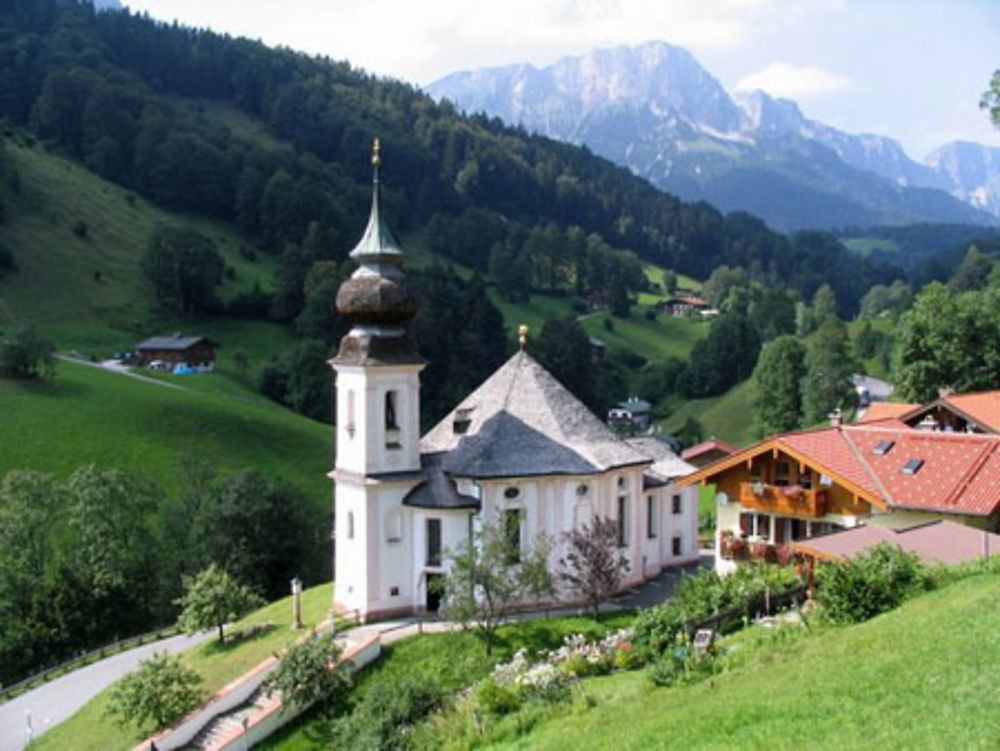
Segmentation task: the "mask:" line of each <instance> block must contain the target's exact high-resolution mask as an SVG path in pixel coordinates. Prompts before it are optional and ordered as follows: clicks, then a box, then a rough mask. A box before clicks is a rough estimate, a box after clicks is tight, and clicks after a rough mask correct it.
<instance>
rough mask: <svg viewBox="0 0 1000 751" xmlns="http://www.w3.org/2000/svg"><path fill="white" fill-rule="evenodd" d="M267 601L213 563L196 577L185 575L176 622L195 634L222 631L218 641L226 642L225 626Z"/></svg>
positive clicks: (189, 632) (186, 630) (178, 602)
mask: <svg viewBox="0 0 1000 751" xmlns="http://www.w3.org/2000/svg"><path fill="white" fill-rule="evenodd" d="M263 604H264V601H263V600H262V599H261V598H260V597H259V596H258V595H257V594H255V593H254V592H253V591H252V590H251V589H250V588H249V587H245V586H244V585H242V584H240V583H239V582H238V581H236V580H235V579H233V578H232V577H231V576H230V575H229V574H228V573H227V572H226V571H225V569H223V568H220V567H219V566H217V565H216V564H214V563H213V564H212V565H211V566H209V567H208V568H206V569H205V570H204V571H202V572H201V573H199V574H197V575H195V576H193V577H187V576H186V577H184V595H183V596H182V597H180V598H179V599H178V600H177V605H179V606H180V608H181V614H180V617H179V618H178V620H177V623H178V624H179V625H180V627H181V628H183V629H184V631H185V633H188V634H195V633H197V632H198V631H202V630H204V629H206V628H215V629H218V632H219V643H220V644H222V643H224V642H225V638H226V637H225V633H224V632H223V628H224V626H225V625H226V623H229V622H232V621H235V620H237V619H239V618H240V617H242V616H243V615H245V614H246V613H248V612H250V611H251V610H253V609H255V608H258V607H260V606H261V605H263Z"/></svg>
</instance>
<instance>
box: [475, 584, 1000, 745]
mask: <svg viewBox="0 0 1000 751" xmlns="http://www.w3.org/2000/svg"><path fill="white" fill-rule="evenodd" d="M998 600H1000V577H998V576H997V575H996V574H984V575H980V576H976V577H973V578H970V579H966V580H964V581H961V582H958V583H957V584H954V585H951V586H949V587H946V588H944V589H941V590H938V591H935V592H932V593H930V594H927V595H924V596H922V597H919V598H917V599H914V600H912V601H910V602H908V603H906V604H904V605H903V606H902V607H901V608H899V609H898V610H896V611H893V612H891V613H888V614H886V615H884V616H881V617H878V618H876V619H874V620H872V621H869V622H868V623H864V624H861V625H858V626H851V627H845V628H839V629H835V628H826V629H820V630H818V631H817V632H816V633H814V634H812V635H809V636H805V637H802V638H799V639H794V640H791V641H788V642H785V643H774V644H772V645H770V646H769V647H768V648H767V649H761V650H759V651H758V652H756V653H754V654H752V655H750V657H749V658H748V659H747V661H746V663H745V664H743V665H742V666H739V667H737V668H735V669H733V670H732V671H731V672H728V673H723V674H721V675H718V676H716V677H715V678H714V680H712V681H710V682H704V683H700V684H696V685H693V686H690V687H680V688H667V689H663V688H654V687H653V686H652V684H651V683H649V681H648V680H647V679H646V678H645V676H643V675H642V674H640V673H626V674H618V675H613V676H609V677H606V678H597V679H591V680H589V681H587V691H588V693H590V694H591V695H592V696H594V697H595V698H596V699H597V705H596V706H595V707H593V708H592V709H590V710H587V711H583V712H577V713H573V714H572V715H564V716H562V717H559V718H557V719H554V720H551V721H548V722H545V723H543V724H541V725H540V726H538V727H537V728H536V729H535V730H534V731H532V732H530V733H528V734H527V735H524V736H523V737H521V738H519V739H517V740H514V741H510V742H507V743H504V744H500V745H497V746H495V747H493V748H496V749H532V750H533V751H535V750H537V751H546V750H547V749H568V748H572V749H580V750H581V751H586V750H587V749H595V750H596V749H616V751H630V750H631V749H636V750H638V749H653V748H655V749H662V750H663V751H668V750H669V749H678V750H683V751H689V750H690V749H699V751H723V750H728V749H733V750H737V749H738V750H739V751H752V750H753V749H761V751H775V750H780V749H789V750H797V749H811V750H812V751H823V750H825V749H829V750H830V751H840V750H841V749H857V750H858V751H863V750H866V749H871V750H872V751H876V750H879V751H881V749H908V750H909V751H921V750H922V749H926V750H927V751H936V750H937V749H995V748H1000V714H998V713H997V711H996V709H997V701H998V694H997V681H996V675H997V671H998V670H1000V651H998V650H997V649H995V644H996V634H997V632H998V630H1000V609H998V608H997V606H996V603H997V601H998Z"/></svg>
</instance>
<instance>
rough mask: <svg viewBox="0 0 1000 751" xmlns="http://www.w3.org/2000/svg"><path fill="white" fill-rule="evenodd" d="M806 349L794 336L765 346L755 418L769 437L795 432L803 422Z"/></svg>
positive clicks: (756, 388) (756, 389) (759, 368)
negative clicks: (778, 433) (775, 434)
mask: <svg viewBox="0 0 1000 751" xmlns="http://www.w3.org/2000/svg"><path fill="white" fill-rule="evenodd" d="M805 357H806V353H805V349H804V348H803V346H802V344H801V343H800V342H799V340H798V339H796V338H795V337H794V336H788V335H786V336H779V337H778V338H777V339H774V340H772V341H770V342H768V343H767V344H765V345H764V348H763V349H762V350H761V353H760V357H759V358H758V360H757V365H756V367H755V368H754V371H753V385H754V399H753V405H754V416H755V417H756V420H757V423H758V425H760V427H761V428H762V429H763V432H764V433H765V434H769V433H775V432H784V431H787V430H794V429H796V428H798V427H799V426H800V425H801V422H802V379H803V377H804V376H805V374H806V368H805Z"/></svg>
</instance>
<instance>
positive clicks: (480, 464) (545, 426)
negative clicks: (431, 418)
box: [420, 350, 651, 478]
mask: <svg viewBox="0 0 1000 751" xmlns="http://www.w3.org/2000/svg"><path fill="white" fill-rule="evenodd" d="M420 448H421V452H422V453H424V454H442V456H441V458H440V462H441V467H442V469H443V470H444V471H445V472H447V473H448V474H449V475H452V476H455V477H479V478H482V477H530V476H534V475H559V474H572V475H577V474H595V473H598V472H604V471H607V470H609V469H612V468H614V467H625V466H630V465H639V464H649V463H650V462H651V457H648V456H646V455H644V454H643V453H641V452H639V451H637V450H635V449H634V448H632V447H631V446H629V445H628V444H627V443H626V442H625V441H623V440H622V439H620V438H619V437H618V436H616V435H615V434H614V433H613V432H612V431H611V429H610V428H608V427H607V426H606V425H605V424H604V423H603V422H601V421H600V420H599V419H598V418H597V417H596V416H595V415H594V414H593V413H592V412H591V411H590V410H589V409H587V407H586V406H584V404H583V403H582V402H581V401H580V400H579V399H577V398H576V397H575V396H573V395H572V394H571V393H570V392H569V391H568V390H567V389H566V387H564V386H563V385H562V384H561V383H559V382H558V381H557V380H556V379H555V378H553V377H552V375H551V374H550V373H549V372H548V371H547V370H545V368H543V367H542V366H541V365H540V364H539V363H538V362H537V361H535V360H534V358H532V357H531V356H530V355H529V354H528V353H527V352H524V351H523V350H522V351H519V352H518V353H517V354H515V355H514V356H513V357H512V358H510V359H509V360H508V361H507V362H506V363H505V364H504V365H502V366H501V367H500V369H499V370H497V371H496V372H495V373H494V374H493V375H491V376H490V377H489V378H488V379H486V381H485V382H484V383H483V384H482V385H481V386H480V387H479V388H477V389H476V390H475V391H473V392H472V393H471V394H470V395H469V396H467V397H466V398H465V399H463V400H462V402H461V403H460V404H459V405H458V406H457V407H456V408H455V409H454V410H452V411H451V412H450V413H449V414H448V415H447V416H446V417H445V418H444V419H443V420H442V421H441V422H439V423H438V424H437V425H436V426H435V427H434V428H432V429H431V430H430V431H429V432H428V433H427V434H426V435H425V436H424V437H423V439H422V440H421V443H420Z"/></svg>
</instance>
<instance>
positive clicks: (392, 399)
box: [385, 391, 399, 430]
mask: <svg viewBox="0 0 1000 751" xmlns="http://www.w3.org/2000/svg"><path fill="white" fill-rule="evenodd" d="M385 427H386V429H387V430H396V429H398V428H399V425H398V424H397V423H396V392H395V391H386V392H385Z"/></svg>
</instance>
